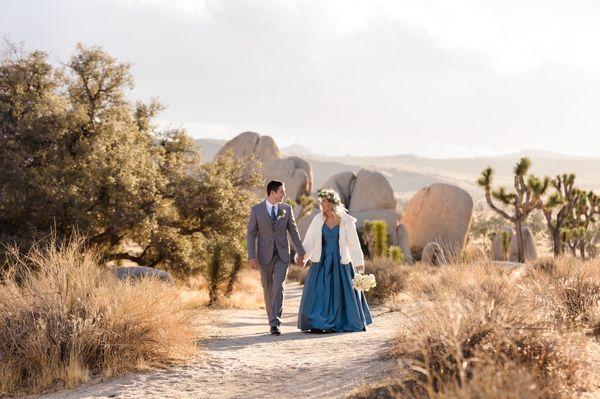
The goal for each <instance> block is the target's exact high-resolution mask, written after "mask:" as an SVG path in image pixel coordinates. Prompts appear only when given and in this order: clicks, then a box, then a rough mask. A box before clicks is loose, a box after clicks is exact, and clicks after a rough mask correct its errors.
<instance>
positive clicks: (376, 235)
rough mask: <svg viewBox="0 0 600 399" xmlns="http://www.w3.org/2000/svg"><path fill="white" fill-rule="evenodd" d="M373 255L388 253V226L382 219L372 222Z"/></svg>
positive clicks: (379, 255)
mask: <svg viewBox="0 0 600 399" xmlns="http://www.w3.org/2000/svg"><path fill="white" fill-rule="evenodd" d="M373 251H374V253H373V255H374V256H376V257H377V256H378V257H381V256H386V255H387V253H388V228H387V223H386V222H385V221H384V220H376V221H374V222H373Z"/></svg>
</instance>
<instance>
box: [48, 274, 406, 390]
mask: <svg viewBox="0 0 600 399" xmlns="http://www.w3.org/2000/svg"><path fill="white" fill-rule="evenodd" d="M301 294H302V286H300V285H298V284H296V283H288V286H287V292H286V300H285V305H284V320H283V325H282V332H283V333H282V335H280V336H271V335H269V334H268V333H267V332H268V325H267V324H266V313H265V311H264V309H260V310H220V311H214V312H211V313H210V315H209V317H208V319H207V320H206V321H205V323H206V324H207V326H206V329H207V330H208V334H209V339H207V340H206V341H205V342H204V349H203V350H202V353H201V354H200V356H199V359H197V360H195V361H193V362H191V363H189V364H187V365H185V366H180V367H177V368H172V369H168V370H158V371H151V372H148V373H136V374H131V375H127V376H124V377H120V378H117V379H113V380H110V381H107V382H101V383H95V384H91V385H86V386H83V387H81V388H78V389H75V390H72V391H63V392H60V393H56V394H52V395H47V396H45V398H143V397H145V398H150V397H153V398H183V397H194V398H242V397H243V398H244V399H249V398H269V397H285V398H294V397H312V398H319V397H323V398H325V397H327V398H334V397H344V396H345V395H347V394H348V393H349V392H350V391H351V390H352V389H353V388H354V387H355V386H356V385H358V384H359V383H361V382H365V381H371V380H375V379H379V378H382V377H385V375H386V374H388V373H390V372H391V370H392V369H393V361H392V360H382V359H381V358H380V356H381V354H382V353H383V352H384V351H385V348H386V347H387V345H388V344H389V342H390V340H391V338H392V337H393V336H394V334H395V331H396V326H398V325H399V323H400V322H401V321H402V319H403V316H402V315H401V314H400V313H392V312H387V310H386V309H385V308H380V307H374V308H372V314H373V316H374V323H373V324H372V325H371V326H369V327H368V331H366V332H358V333H341V334H307V333H302V332H300V331H299V330H298V329H297V328H296V321H297V312H298V307H299V304H300V296H301Z"/></svg>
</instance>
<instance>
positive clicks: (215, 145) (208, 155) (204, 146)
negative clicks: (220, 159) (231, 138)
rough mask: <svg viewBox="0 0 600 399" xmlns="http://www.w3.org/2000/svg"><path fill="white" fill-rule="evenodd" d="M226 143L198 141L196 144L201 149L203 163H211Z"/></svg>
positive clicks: (220, 141)
mask: <svg viewBox="0 0 600 399" xmlns="http://www.w3.org/2000/svg"><path fill="white" fill-rule="evenodd" d="M226 142H227V140H220V139H197V140H196V143H197V144H198V145H199V146H200V148H201V150H200V152H201V153H202V161H203V162H209V161H211V160H212V159H213V158H214V157H215V155H217V152H219V150H220V149H221V147H223V146H224V145H225V143H226Z"/></svg>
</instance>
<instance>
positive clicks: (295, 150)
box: [281, 144, 313, 156]
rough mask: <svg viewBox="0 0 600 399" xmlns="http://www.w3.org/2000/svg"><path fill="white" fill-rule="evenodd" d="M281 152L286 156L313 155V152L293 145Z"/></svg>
mask: <svg viewBox="0 0 600 399" xmlns="http://www.w3.org/2000/svg"><path fill="white" fill-rule="evenodd" d="M281 152H282V153H284V154H285V155H300V156H302V155H313V152H312V151H311V150H309V149H308V148H306V147H304V146H302V145H300V144H292V145H288V146H287V147H283V148H281Z"/></svg>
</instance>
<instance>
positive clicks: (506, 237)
mask: <svg viewBox="0 0 600 399" xmlns="http://www.w3.org/2000/svg"><path fill="white" fill-rule="evenodd" d="M510 238H511V235H510V231H508V230H504V231H503V232H502V254H503V256H504V260H508V250H509V249H510Z"/></svg>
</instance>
